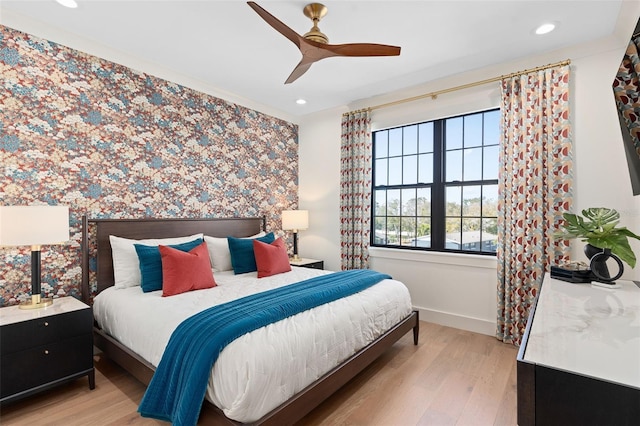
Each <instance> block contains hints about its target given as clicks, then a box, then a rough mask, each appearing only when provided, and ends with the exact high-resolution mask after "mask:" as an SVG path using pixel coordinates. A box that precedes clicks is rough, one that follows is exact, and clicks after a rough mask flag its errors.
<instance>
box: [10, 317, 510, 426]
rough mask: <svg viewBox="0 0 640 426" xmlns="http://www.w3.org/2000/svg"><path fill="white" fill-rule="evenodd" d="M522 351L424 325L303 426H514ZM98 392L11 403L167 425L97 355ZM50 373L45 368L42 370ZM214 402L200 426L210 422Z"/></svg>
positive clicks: (27, 409) (28, 420)
mask: <svg viewBox="0 0 640 426" xmlns="http://www.w3.org/2000/svg"><path fill="white" fill-rule="evenodd" d="M516 352H517V350H516V348H515V347H513V346H510V345H505V344H503V343H501V342H499V341H498V340H496V339H495V338H493V337H490V336H484V335H480V334H475V333H471V332H467V331H462V330H458V329H455V328H449V327H444V326H440V325H437V324H431V323H426V322H421V323H420V344H419V345H418V346H414V345H413V342H412V336H411V333H409V334H408V335H406V336H405V337H403V338H402V339H401V340H400V341H398V342H397V343H396V344H395V345H394V346H393V347H392V348H391V349H390V350H389V351H387V352H386V353H385V354H384V355H382V356H381V357H380V358H378V360H377V361H376V362H374V363H373V364H372V365H371V366H369V367H368V368H367V369H366V370H364V371H363V372H362V373H361V374H360V375H359V376H357V377H356V378H354V379H353V380H352V381H351V382H349V383H348V384H347V385H346V386H345V387H343V388H342V389H341V390H340V391H338V392H337V393H336V394H334V395H333V396H332V397H330V398H329V399H327V400H326V401H325V402H324V403H323V404H322V405H321V406H319V407H318V408H316V409H315V410H314V411H312V412H311V413H310V414H309V415H307V416H306V417H305V418H304V419H303V420H302V421H301V422H300V425H383V426H396V425H397V426H410V425H471V426H476V425H515V424H516V362H515V359H516ZM95 366H96V388H95V389H94V390H93V391H90V390H89V386H88V382H87V379H86V378H83V379H78V380H76V381H73V382H71V383H67V384H65V385H62V386H60V387H57V388H55V389H52V390H50V391H47V392H44V393H42V394H38V395H35V396H32V397H30V398H27V399H25V400H22V401H17V402H15V403H13V404H8V405H6V406H5V407H3V408H2V411H1V412H0V423H1V424H2V425H3V426H11V425H64V426H73V425H82V426H89V425H125V424H126V425H129V424H133V425H166V424H167V423H163V422H160V421H155V420H150V419H145V418H142V417H140V416H139V415H138V413H137V412H136V409H137V407H138V403H139V402H140V399H141V398H142V395H143V393H144V389H145V387H144V386H143V385H142V384H141V383H140V382H138V381H137V380H136V379H134V378H133V377H131V376H130V375H128V374H127V373H126V372H125V371H124V370H122V369H121V368H120V367H118V366H116V365H115V364H113V363H112V362H111V361H109V360H108V359H107V358H105V357H101V356H100V355H96V357H95ZM42 368H46V366H42ZM207 405H208V404H205V408H204V409H203V411H202V414H201V416H200V423H199V424H205V425H206V424H207V415H208V414H210V409H207V408H206V407H207Z"/></svg>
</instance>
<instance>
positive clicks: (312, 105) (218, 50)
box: [0, 0, 637, 117]
mask: <svg viewBox="0 0 640 426" xmlns="http://www.w3.org/2000/svg"><path fill="white" fill-rule="evenodd" d="M623 1H629V0H603V1H594V0H582V1H575V0H573V1H571V0H555V1H539V0H535V1H531V0H509V1H506V0H502V1H483V0H471V1H456V0H446V1H377V0H369V1H325V2H324V4H325V5H326V6H327V7H328V9H329V12H328V14H327V16H326V17H325V18H324V19H323V20H322V21H321V22H320V25H319V26H320V29H321V30H322V31H323V32H324V33H325V34H327V36H329V42H330V43H334V44H340V43H382V44H391V45H397V46H401V48H402V52H401V54H400V56H399V57H378V58H329V59H325V60H322V61H320V62H317V63H315V64H313V66H312V67H311V69H310V70H309V71H308V72H307V73H306V74H305V75H303V76H302V77H301V78H299V79H298V80H297V81H295V82H294V83H292V84H290V85H285V84H284V81H285V80H286V78H287V77H288V76H289V74H290V73H291V71H292V70H293V68H294V67H295V66H296V64H297V63H298V62H299V61H300V57H301V56H300V53H299V52H298V50H297V47H296V46H295V45H294V44H293V43H291V42H290V41H289V40H288V39H286V38H285V37H284V36H282V35H281V34H279V33H278V32H276V31H275V30H274V29H273V28H271V27H270V26H269V25H268V24H266V23H265V22H264V21H263V20H262V19H261V18H260V17H259V16H258V15H257V14H256V13H255V12H254V11H253V10H252V9H251V8H250V7H249V6H248V5H247V4H246V2H244V1H240V0H235V1H219V0H200V1H176V0H174V1H168V0H165V1H159V0H156V1H151V0H146V1H141V0H128V1H105V0H102V1H99V0H77V2H78V3H79V7H78V8H77V9H68V8H65V7H62V6H60V5H59V4H57V3H56V2H55V1H54V0H31V1H30V0H22V1H11V0H2V1H1V2H0V23H2V24H4V25H7V26H9V27H12V28H15V29H18V30H22V31H26V32H29V33H31V34H34V35H37V36H41V37H44V38H47V39H49V40H51V41H54V42H58V43H61V44H64V45H67V46H71V47H74V48H77V49H79V50H84V51H86V52H88V53H92V54H98V55H99V56H102V57H104V58H106V59H109V60H113V61H115V62H119V63H122V64H124V65H127V66H131V67H133V68H136V69H139V70H141V71H144V72H147V73H149V74H154V75H159V76H161V77H164V78H166V76H171V77H172V79H173V81H176V82H178V83H181V84H185V83H186V84H185V85H187V86H191V87H193V86H198V87H196V88H198V89H200V90H203V88H204V90H206V91H208V92H210V93H214V94H216V93H218V94H219V93H222V94H225V93H226V94H229V96H228V97H227V99H229V100H231V101H234V102H238V100H240V102H239V103H243V102H242V100H243V99H246V100H248V102H249V103H250V104H252V105H249V106H252V107H255V105H264V106H266V107H267V108H268V109H270V110H272V111H278V112H282V113H284V115H287V116H291V117H301V116H304V115H306V114H309V113H312V112H316V111H320V110H324V109H327V108H332V107H336V106H342V105H348V104H350V103H352V102H354V101H357V100H361V99H366V98H370V97H372V96H376V95H380V94H385V93H389V92H392V91H395V90H399V89H403V88H406V87H410V86H414V85H417V84H422V83H425V82H428V81H430V80H434V79H438V78H441V77H444V76H449V75H453V74H457V73H460V72H464V71H469V70H472V69H476V68H481V67H485V66H490V65H494V64H497V63H501V62H506V61H511V60H516V59H519V58H523V57H526V56H529V55H535V54H540V53H544V52H548V51H553V50H556V49H559V48H563V47H567V46H570V45H575V44H579V43H584V42H587V41H591V40H596V39H599V38H603V37H607V36H609V35H611V34H612V33H613V32H614V30H615V26H616V22H617V19H618V14H619V12H620V8H621V4H622V3H623ZM633 1H637V0H633ZM257 3H258V4H259V5H261V6H262V7H263V8H265V9H266V10H267V11H269V12H270V13H271V14H272V15H275V16H276V17H277V18H278V19H280V20H281V21H282V22H284V23H285V24H286V25H288V26H289V27H291V28H292V29H294V30H295V31H297V32H298V33H300V34H304V33H305V32H307V31H308V30H309V29H310V28H311V21H310V20H309V19H308V18H307V17H305V16H304V15H303V14H302V9H303V7H304V6H305V5H306V4H307V3H309V1H307V0H287V1H276V0H258V1H257ZM548 21H554V22H556V23H557V24H558V27H557V29H556V30H555V31H554V32H552V33H550V34H547V35H544V36H536V35H534V33H533V30H534V28H535V27H537V26H538V25H539V24H541V23H543V22H548ZM194 82H195V83H196V84H189V83H194ZM209 89H210V90H209ZM222 97H224V96H222ZM298 98H304V99H306V100H307V104H306V105H304V106H300V105H297V104H296V103H295V100H296V99H298Z"/></svg>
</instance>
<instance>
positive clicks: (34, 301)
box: [18, 294, 53, 309]
mask: <svg viewBox="0 0 640 426" xmlns="http://www.w3.org/2000/svg"><path fill="white" fill-rule="evenodd" d="M51 305H53V299H51V298H50V297H41V296H40V295H39V294H37V295H33V296H31V300H30V301H28V302H24V303H21V304H20V305H18V307H19V308H20V309H40V308H46V307H47V306H51Z"/></svg>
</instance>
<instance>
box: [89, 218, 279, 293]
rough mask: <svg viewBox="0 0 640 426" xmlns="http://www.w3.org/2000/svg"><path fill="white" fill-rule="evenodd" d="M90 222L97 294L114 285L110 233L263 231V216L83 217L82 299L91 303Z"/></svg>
mask: <svg viewBox="0 0 640 426" xmlns="http://www.w3.org/2000/svg"><path fill="white" fill-rule="evenodd" d="M89 224H93V225H95V236H94V237H93V238H95V242H96V247H97V254H96V262H97V283H98V288H97V291H96V294H98V293H100V292H101V291H102V290H104V289H106V288H108V287H111V286H113V283H114V280H113V258H112V257H111V243H110V241H109V235H116V236H118V237H123V238H130V239H134V240H140V239H145V238H172V237H182V236H185V235H192V234H198V233H203V234H204V235H208V236H210V237H248V236H250V235H255V234H257V233H258V232H260V231H266V217H250V218H237V217H232V218H210V219H156V218H153V219H87V217H86V216H83V217H82V299H83V300H84V301H85V303H89V304H90V303H91V287H90V285H89V258H90V253H89Z"/></svg>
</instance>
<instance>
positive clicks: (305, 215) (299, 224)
mask: <svg viewBox="0 0 640 426" xmlns="http://www.w3.org/2000/svg"><path fill="white" fill-rule="evenodd" d="M308 227H309V211H308V210H283V211H282V229H283V230H285V231H289V230H298V231H299V230H301V229H307V228H308Z"/></svg>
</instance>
